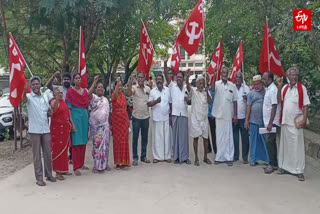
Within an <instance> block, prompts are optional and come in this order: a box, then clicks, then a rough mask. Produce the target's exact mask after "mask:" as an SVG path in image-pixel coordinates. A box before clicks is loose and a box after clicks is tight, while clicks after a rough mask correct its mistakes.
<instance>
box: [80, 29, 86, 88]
mask: <svg viewBox="0 0 320 214" xmlns="http://www.w3.org/2000/svg"><path fill="white" fill-rule="evenodd" d="M79 73H80V75H81V88H88V75H87V67H86V52H85V48H84V39H83V29H82V27H81V26H80V39H79Z"/></svg>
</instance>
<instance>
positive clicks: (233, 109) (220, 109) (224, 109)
mask: <svg viewBox="0 0 320 214" xmlns="http://www.w3.org/2000/svg"><path fill="white" fill-rule="evenodd" d="M228 70H229V69H228V68H227V67H223V68H222V71H221V80H219V81H215V78H216V75H215V76H214V81H213V82H212V85H211V90H212V92H216V95H215V98H214V102H213V107H212V116H214V117H215V118H216V143H217V154H216V158H215V162H214V163H215V164H219V163H221V162H226V163H227V164H228V166H232V165H233V154H234V144H233V131H232V120H233V122H234V124H238V119H237V118H238V117H237V99H238V95H237V89H236V86H235V85H234V84H233V83H232V82H230V81H228Z"/></svg>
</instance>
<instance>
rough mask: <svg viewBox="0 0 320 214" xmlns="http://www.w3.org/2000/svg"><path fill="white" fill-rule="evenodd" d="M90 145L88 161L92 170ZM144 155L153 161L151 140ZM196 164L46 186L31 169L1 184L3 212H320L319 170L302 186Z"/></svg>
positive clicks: (245, 169) (257, 172)
mask: <svg viewBox="0 0 320 214" xmlns="http://www.w3.org/2000/svg"><path fill="white" fill-rule="evenodd" d="M150 132H151V129H150ZM150 134H151V133H150ZM150 142H151V141H150ZM190 142H191V141H190ZM201 144H202V143H201ZM201 144H199V145H201ZM191 145H192V144H191V143H190V151H191V152H190V153H191V160H193V151H192V150H191V149H192V147H191ZM88 147H89V148H88V151H87V158H86V164H87V166H90V167H91V166H92V159H91V157H90V149H91V144H89V146H88ZM110 149H111V150H110V151H112V146H111V148H110ZM202 151H203V149H202V146H200V152H201V153H202ZM111 153H112V152H111ZM148 156H149V158H150V159H151V158H152V154H151V143H150V144H149V152H148ZM210 159H213V155H212V154H211V155H210ZM112 164H113V157H112V156H111V157H110V165H111V166H112ZM200 164H201V165H200V167H196V166H194V165H175V164H173V163H172V164H168V163H158V164H152V163H151V164H140V165H139V166H137V167H131V168H128V169H125V170H121V171H118V170H115V169H114V168H113V170H112V171H110V172H106V173H104V174H92V173H91V171H86V172H83V175H82V176H81V177H76V176H74V175H72V176H70V177H68V178H67V179H66V180H65V181H59V182H57V183H48V185H47V186H46V187H38V186H36V185H35V182H34V174H33V166H32V165H29V166H27V167H26V168H24V169H23V170H20V171H18V172H16V173H15V174H13V175H12V176H10V177H8V178H7V179H4V180H2V181H0V208H1V213H4V214H11V213H23V214H29V213H30V214H38V213H39V214H40V213H41V214H42V213H46V214H51V213H52V214H53V213H54V214H56V213H63V214H64V213H77V214H81V213H85V214H88V213H103V214H105V213H126V214H127V213H139V214H140V213H161V214H163V213H175V214H178V213H183V214H185V213H191V214H195V213H197V214H202V213H219V214H224V213H232V214H233V213H237V214H241V213H246V214H247V213H255V214H259V213H268V214H270V213H275V214H277V213H281V214H285V213H290V214H292V213H310V214H313V213H315V214H316V213H320V173H319V171H317V170H315V169H313V168H312V167H309V166H307V168H306V174H305V176H306V181H305V182H299V181H298V180H297V178H295V177H293V176H289V175H282V176H280V175H277V174H272V175H265V174H264V173H263V170H262V166H256V167H250V166H249V165H243V164H242V163H241V162H237V163H235V164H234V166H233V167H228V166H227V165H225V164H222V165H218V166H216V165H206V164H204V163H202V162H201V163H200Z"/></svg>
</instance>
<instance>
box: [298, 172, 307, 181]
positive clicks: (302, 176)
mask: <svg viewBox="0 0 320 214" xmlns="http://www.w3.org/2000/svg"><path fill="white" fill-rule="evenodd" d="M297 177H298V180H299V181H305V179H304V175H303V174H298V175H297Z"/></svg>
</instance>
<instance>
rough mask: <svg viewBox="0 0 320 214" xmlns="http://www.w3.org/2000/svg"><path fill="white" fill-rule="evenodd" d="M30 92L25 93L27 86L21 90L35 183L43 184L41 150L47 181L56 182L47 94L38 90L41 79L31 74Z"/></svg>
mask: <svg viewBox="0 0 320 214" xmlns="http://www.w3.org/2000/svg"><path fill="white" fill-rule="evenodd" d="M30 85H31V89H32V93H30V94H27V86H26V87H25V89H24V92H23V101H24V102H26V103H27V106H28V118H29V130H28V131H29V136H30V140H31V143H32V154H33V166H34V172H35V177H36V180H37V182H36V184H37V185H39V186H45V185H46V183H45V182H44V181H43V167H42V160H41V150H42V154H43V163H44V175H45V177H46V178H47V180H48V181H51V182H56V179H55V178H54V177H53V176H52V160H51V135H50V129H49V120H48V116H51V114H52V112H51V109H50V106H49V101H48V98H47V96H44V94H42V93H41V91H40V86H41V79H40V77H37V76H33V77H32V78H31V80H30Z"/></svg>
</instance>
